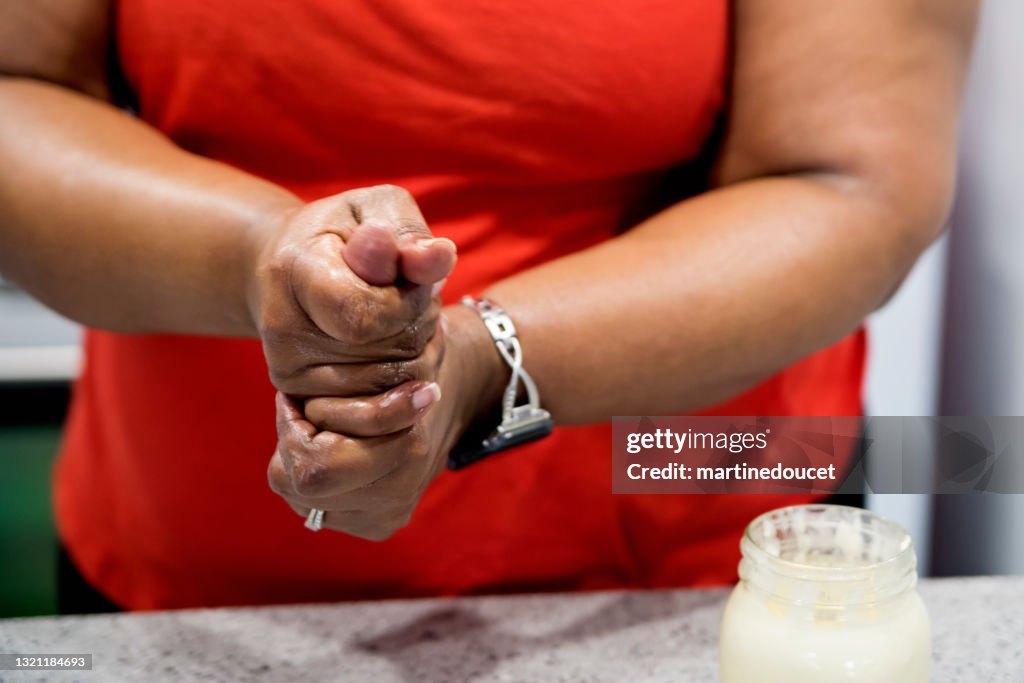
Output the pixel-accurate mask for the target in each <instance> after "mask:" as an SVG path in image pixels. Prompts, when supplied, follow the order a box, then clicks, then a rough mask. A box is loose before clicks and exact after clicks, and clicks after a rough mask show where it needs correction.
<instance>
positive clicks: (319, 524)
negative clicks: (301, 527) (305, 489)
mask: <svg viewBox="0 0 1024 683" xmlns="http://www.w3.org/2000/svg"><path fill="white" fill-rule="evenodd" d="M323 526H324V511H323V510H321V509H320V508H311V509H310V511H309V514H308V515H306V528H307V529H309V530H310V531H320V529H322V528H323Z"/></svg>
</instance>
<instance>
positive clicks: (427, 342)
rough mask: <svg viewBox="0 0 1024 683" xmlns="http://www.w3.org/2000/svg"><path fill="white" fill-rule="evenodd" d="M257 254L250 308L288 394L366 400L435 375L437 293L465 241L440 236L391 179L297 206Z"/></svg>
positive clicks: (275, 377)
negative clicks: (364, 397) (457, 246)
mask: <svg viewBox="0 0 1024 683" xmlns="http://www.w3.org/2000/svg"><path fill="white" fill-rule="evenodd" d="M253 252H254V256H253V261H254V265H253V266H252V267H251V268H250V272H251V273H252V277H251V280H250V283H249V286H248V300H249V308H250V315H251V317H252V319H253V322H254V325H255V327H256V329H257V330H258V332H259V335H260V338H261V339H262V341H263V348H264V353H265V355H266V358H267V366H268V368H269V370H270V378H271V381H272V382H273V383H274V386H276V387H277V388H278V389H279V390H280V391H282V392H284V393H286V394H288V395H290V396H292V397H299V398H303V397H310V396H324V395H331V396H358V395H364V394H377V393H380V392H381V391H385V390H387V389H391V388H393V387H396V386H398V385H399V384H402V383H403V382H407V381H410V380H417V379H423V380H431V379H433V378H434V376H435V373H436V368H437V366H438V364H439V363H440V356H441V354H442V352H443V345H442V344H441V343H440V340H438V341H436V342H432V341H431V340H432V339H434V337H435V334H434V333H435V328H436V322H437V316H438V314H439V311H440V299H439V297H437V290H438V289H439V286H440V285H441V283H442V282H443V280H444V278H445V277H446V276H447V275H448V274H449V273H450V272H451V269H452V268H453V267H454V265H455V245H454V244H453V243H452V242H451V241H450V240H446V239H443V238H439V239H435V238H432V237H431V234H430V231H429V230H428V228H427V226H426V223H425V221H424V220H423V216H422V214H421V213H420V211H419V208H418V207H417V206H416V203H415V201H414V200H413V199H412V197H411V196H410V195H409V193H408V192H406V191H405V190H402V189H401V188H397V187H394V186H390V185H382V186H377V187H370V188H365V189H359V190H352V191H349V192H344V193H342V194H339V195H334V196H332V197H328V198H326V199H321V200H319V201H316V202H313V203H311V204H308V205H305V206H304V207H302V208H300V209H298V210H290V211H287V212H285V213H283V214H282V215H280V216H278V217H276V219H275V222H274V224H273V225H272V226H269V227H268V228H266V229H264V230H261V231H260V233H259V237H258V240H257V244H256V246H255V248H254V249H253Z"/></svg>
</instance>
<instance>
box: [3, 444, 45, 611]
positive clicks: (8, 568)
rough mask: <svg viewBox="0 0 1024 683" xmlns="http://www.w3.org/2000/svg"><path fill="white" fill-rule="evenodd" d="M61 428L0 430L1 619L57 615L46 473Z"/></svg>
mask: <svg viewBox="0 0 1024 683" xmlns="http://www.w3.org/2000/svg"><path fill="white" fill-rule="evenodd" d="M59 440H60V427H57V426H47V425H43V426H31V427H0V617H13V616H26V615H34V614H53V613H55V612H56V609H57V598H56V585H57V571H56V562H57V560H56V552H57V551H56V535H55V532H54V527H53V514H52V512H51V508H50V471H51V467H52V466H53V459H54V455H55V454H56V451H57V443H58V441H59Z"/></svg>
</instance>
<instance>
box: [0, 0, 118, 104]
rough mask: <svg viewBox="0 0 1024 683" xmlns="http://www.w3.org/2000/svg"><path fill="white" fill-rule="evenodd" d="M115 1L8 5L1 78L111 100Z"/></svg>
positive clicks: (14, 0)
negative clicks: (30, 81)
mask: <svg viewBox="0 0 1024 683" xmlns="http://www.w3.org/2000/svg"><path fill="white" fill-rule="evenodd" d="M111 15H112V7H111V0H4V2H2V3H0V74H2V75H6V76H21V77H25V78H36V79H40V80H44V81H50V82H52V83H57V84H60V85H64V86H67V87H69V88H73V89H75V90H79V91H82V92H84V93H86V94H89V95H93V96H94V97H99V98H101V99H109V98H110V89H109V85H108V78H107V74H108V67H109V65H108V47H109V41H110V35H111V27H110V24H111Z"/></svg>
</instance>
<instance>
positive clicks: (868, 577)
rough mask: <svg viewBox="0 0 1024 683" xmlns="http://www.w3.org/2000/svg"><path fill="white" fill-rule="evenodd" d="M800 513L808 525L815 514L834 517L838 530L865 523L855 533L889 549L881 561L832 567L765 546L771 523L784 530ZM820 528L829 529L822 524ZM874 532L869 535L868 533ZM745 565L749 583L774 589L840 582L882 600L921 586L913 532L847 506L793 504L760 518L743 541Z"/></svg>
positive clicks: (743, 569) (743, 574) (832, 521)
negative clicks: (841, 525) (845, 525)
mask: <svg viewBox="0 0 1024 683" xmlns="http://www.w3.org/2000/svg"><path fill="white" fill-rule="evenodd" d="M797 515H801V516H802V517H801V518H802V519H803V520H804V521H805V522H807V521H808V520H811V521H818V520H815V519H814V515H822V521H824V515H830V520H829V522H828V523H829V524H832V525H833V526H837V525H838V524H839V523H842V522H846V521H848V522H850V523H851V524H853V521H854V520H860V522H859V523H860V524H866V525H867V526H866V527H864V526H860V527H856V532H858V533H861V534H864V535H865V536H870V538H871V539H874V540H875V542H876V545H877V544H878V543H880V541H878V539H880V538H882V537H883V536H884V537H885V539H884V540H885V541H886V543H885V544H884V545H880V546H878V549H877V552H879V553H881V550H882V549H886V550H888V551H889V552H886V553H885V554H884V556H880V557H879V558H878V559H877V560H872V561H864V560H863V559H861V561H858V562H855V563H853V562H852V561H851V564H848V565H844V564H842V563H841V562H839V563H836V562H831V563H828V564H823V563H814V562H809V561H800V560H797V559H793V558H790V557H785V556H784V553H783V552H782V551H781V549H779V548H776V549H775V550H776V552H772V549H771V548H768V547H765V545H766V543H764V540H765V538H766V534H765V527H766V525H767V524H776V523H778V525H779V526H782V525H784V524H786V523H790V522H792V520H793V519H795V518H796V516H797ZM819 526H820V528H826V527H827V525H826V524H824V523H821V524H820V525H819ZM865 529H870V531H869V532H868V531H865ZM740 548H741V551H742V553H743V561H742V562H741V563H740V576H741V578H743V579H744V580H745V581H747V582H757V583H764V584H769V585H775V584H778V582H780V581H784V582H792V581H796V582H800V583H805V582H814V583H819V584H825V585H835V584H838V583H844V584H848V585H849V586H851V587H858V586H859V587H860V588H862V589H863V591H864V592H865V593H870V594H871V596H872V601H873V602H877V601H881V600H884V599H887V598H889V597H892V596H894V595H897V594H899V593H902V592H905V591H906V590H908V589H911V588H913V587H914V585H916V583H917V556H916V554H915V552H914V544H913V539H912V537H911V536H910V533H909V532H908V531H907V530H906V529H905V528H904V527H902V526H901V525H899V524H898V523H896V522H894V521H892V520H890V519H887V518H885V517H882V516H881V515H878V514H877V513H874V512H871V511H870V510H864V509H861V508H854V507H848V506H843V505H830V504H810V505H790V506H786V507H782V508H777V509H775V510H771V511H769V512H766V513H764V514H761V515H759V516H758V517H756V518H755V519H754V520H753V521H751V522H750V524H749V525H747V528H746V530H745V531H744V534H743V539H742V541H741V542H740ZM772 592H774V590H773V591H772Z"/></svg>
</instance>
